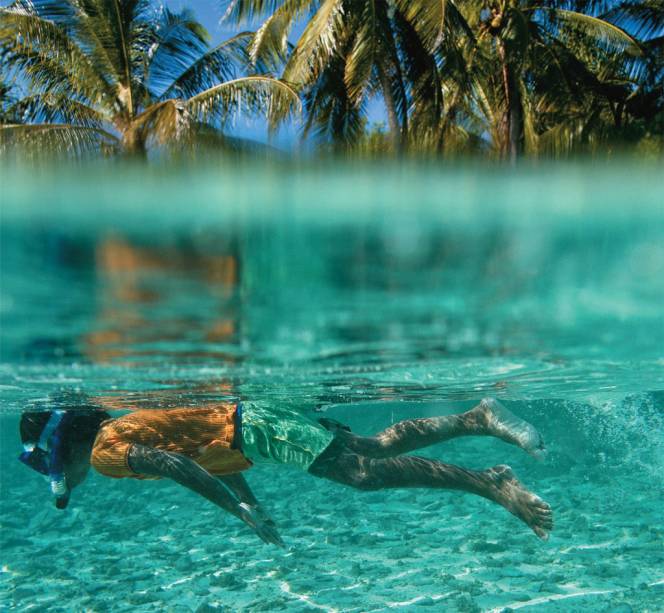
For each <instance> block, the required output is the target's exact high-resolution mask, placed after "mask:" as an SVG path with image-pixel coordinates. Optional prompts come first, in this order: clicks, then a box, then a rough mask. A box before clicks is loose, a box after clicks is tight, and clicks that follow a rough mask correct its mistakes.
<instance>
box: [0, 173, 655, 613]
mask: <svg viewBox="0 0 664 613" xmlns="http://www.w3.org/2000/svg"><path fill="white" fill-rule="evenodd" d="M0 172H2V177H0V179H2V191H1V192H0V194H1V197H2V227H1V231H2V234H1V237H0V238H1V252H0V255H1V257H2V259H1V266H2V268H1V273H2V294H1V299H0V316H1V323H2V344H1V347H0V349H1V352H2V365H1V366H0V390H1V392H2V410H1V414H0V420H1V422H0V423H1V425H2V446H1V448H0V453H1V454H2V457H1V458H0V459H1V468H2V470H1V473H0V477H1V481H0V484H1V486H2V496H1V502H2V508H1V520H2V535H1V538H2V542H1V543H0V550H1V551H2V559H1V565H2V572H0V603H1V606H2V607H3V608H7V609H10V610H30V609H32V610H63V611H72V610H76V611H79V610H80V611H82V610H94V611H105V610H114V611H116V610H117V611H125V610H126V611H129V610H132V611H133V610H140V611H162V610H172V611H209V610H218V609H221V610H226V611H238V610H246V611H277V610H285V611H314V610H325V611H386V610H390V609H397V610H412V609H414V610H417V608H419V607H420V606H425V607H426V606H428V607H430V608H432V609H433V610H440V611H493V610H495V611H502V610H504V609H507V608H510V609H520V608H523V609H525V610H531V611H540V610H542V611H575V610H581V609H584V610H590V611H615V612H618V611H629V610H633V611H660V610H662V604H661V603H662V602H664V546H663V545H664V539H663V537H664V526H663V525H662V513H661V507H662V502H663V496H662V487H663V486H664V477H663V476H662V475H664V436H663V434H662V433H663V429H662V426H663V425H664V424H663V422H664V408H663V405H664V350H663V348H664V310H663V309H662V304H664V210H663V205H662V202H664V182H663V181H662V179H661V176H660V174H659V173H658V172H657V169H649V168H635V167H628V168H624V167H622V168H621V167H619V166H617V165H616V166H615V167H613V168H609V169H596V168H595V169H593V168H589V167H548V168H547V167H543V168H539V169H530V170H524V171H522V172H520V173H510V174H507V173H505V172H504V171H501V169H495V170H493V171H489V170H478V169H472V168H465V169H462V168H458V169H450V170H448V171H446V172H441V171H438V170H436V169H434V168H424V169H417V168H399V169H397V168H387V169H385V168H383V169H379V168H372V169H359V170H358V169H349V168H344V169H338V170H334V171H329V170H323V169H306V170H300V171H293V170H288V169H284V168H277V167H271V168H260V169H259V168H251V167H249V168H247V167H244V168H233V169H222V170H219V169H211V168H207V169H205V170H203V171H194V170H191V171H188V172H181V173H169V172H166V171H165V170H163V169H161V170H160V169H157V170H152V171H149V172H142V173H139V172H137V171H136V170H132V169H125V170H124V171H122V170H121V169H114V171H113V173H112V174H109V172H108V171H107V169H106V170H105V169H103V168H96V169H95V168H93V169H87V170H85V171H84V170H79V171H77V172H72V173H69V174H68V173H67V172H63V171H59V172H57V173H56V172H53V173H49V172H46V171H42V173H41V174H40V175H39V176H37V177H35V176H32V175H29V174H28V173H27V172H24V171H22V170H21V169H8V168H4V169H3V170H2V171H0ZM61 390H80V391H84V392H86V393H88V394H90V395H91V396H93V397H96V398H100V397H103V398H104V399H105V400H106V401H107V402H108V403H109V404H110V403H112V404H114V406H118V407H122V406H125V407H129V406H131V407H137V406H138V407H146V408H165V407H176V406H191V407H197V406H205V404H206V403H210V402H214V401H218V400H220V399H228V400H236V399H247V400H260V401H264V402H268V403H274V404H275V406H280V405H287V406H289V407H291V408H295V409H297V410H301V411H303V412H306V413H307V414H308V415H310V416H312V417H314V418H317V417H320V416H321V415H323V414H324V415H326V416H330V417H333V418H335V419H338V420H340V421H343V422H345V423H347V424H349V425H350V426H351V427H352V429H353V430H354V431H358V432H361V433H365V434H369V433H373V432H376V431H378V430H380V429H382V428H384V427H386V426H388V425H389V424H391V423H393V422H395V421H397V420H400V419H406V418H412V417H419V416H429V415H437V414H448V413H454V412H459V411H461V410H465V409H466V408H469V407H471V406H473V405H474V404H475V403H476V402H477V401H478V400H479V399H481V398H483V397H485V396H495V397H498V398H500V399H501V400H502V401H503V402H504V403H505V404H506V405H507V406H508V407H509V408H510V409H511V410H512V411H514V412H515V413H517V414H519V415H520V416H522V417H524V418H526V419H528V420H529V421H531V422H532V423H533V424H535V425H536V426H537V428H538V429H539V430H540V431H541V432H542V434H543V436H544V439H545V441H546V442H547V446H548V448H549V454H548V456H547V458H546V460H545V461H544V462H537V461H535V460H533V459H532V458H530V457H529V456H527V455H526V454H524V453H523V452H522V451H520V450H518V449H515V448H513V447H510V446H508V445H506V444H504V443H502V442H500V441H496V440H491V439H487V438H463V439H457V440H454V441H449V442H447V443H444V444H441V445H437V446H434V447H431V448H429V449H427V450H425V451H423V452H421V454H422V455H427V456H429V457H435V458H440V459H443V460H444V461H447V462H453V463H456V464H460V465H463V466H468V467H471V468H485V467H488V466H492V465H495V464H501V463H507V464H509V465H511V466H512V467H513V469H514V470H515V472H516V473H517V474H518V475H519V477H520V478H521V479H522V480H523V481H524V483H525V484H527V485H528V486H529V487H530V488H532V489H533V490H534V491H535V492H537V493H538V494H539V495H541V496H542V497H543V498H544V499H545V500H547V501H548V502H549V503H550V504H551V505H552V507H553V509H554V513H555V522H556V526H555V529H554V532H553V533H552V535H551V538H550V540H549V541H548V542H545V543H543V542H540V541H538V540H537V539H536V538H535V536H534V535H533V534H532V533H530V532H529V530H528V529H527V528H525V527H524V526H523V525H522V524H520V523H519V522H518V520H516V519H515V518H514V517H512V516H511V515H509V514H508V513H507V512H505V511H504V510H503V509H501V508H499V507H495V506H493V505H492V504H491V503H489V502H488V501H485V500H484V499H479V498H474V497H471V496H469V495H463V494H459V493H457V492H441V491H425V490H400V491H382V492H372V493H362V492H355V491H352V490H348V489H345V488H343V487H341V486H338V485H335V484H332V483H327V482H323V481H320V480H316V479H315V478H313V477H311V476H310V475H307V474H305V473H299V472H297V471H296V470H293V469H290V468H285V467H271V466H267V467H266V466H260V467H255V468H252V469H251V470H250V471H249V472H248V473H247V477H248V480H249V481H250V483H251V485H252V488H253V489H254V490H255V492H256V494H257V497H258V498H259V499H260V500H262V501H263V502H264V504H265V505H266V506H267V507H268V508H269V509H270V510H271V514H272V516H273V518H274V519H275V521H276V522H277V524H278V526H279V528H280V532H281V535H282V537H283V538H284V540H285V541H286V544H287V549H286V550H283V551H282V550H278V549H276V548H274V547H270V546H268V545H264V544H263V543H261V542H260V541H259V540H258V539H257V538H256V537H255V536H254V535H253V534H252V533H251V532H250V531H249V530H247V529H245V528H244V527H243V526H242V525H241V524H240V523H239V522H237V521H236V520H234V519H233V518H232V517H230V516H226V515H224V514H223V512H221V511H220V510H217V509H216V508H215V507H213V506H212V505H210V504H209V503H207V502H206V501H204V500H202V499H198V498H197V497H196V496H194V495H193V494H190V493H189V492H186V491H184V490H183V489H182V488H179V487H177V486H175V485H171V484H168V483H163V482H158V483H155V482H150V483H144V482H143V483H141V482H133V481H132V482H129V481H128V480H125V481H115V480H113V481H111V480H109V479H105V478H103V477H101V476H100V475H97V474H91V475H90V476H89V478H88V480H87V481H86V483H85V484H84V485H83V486H81V487H80V488H79V489H77V490H76V491H75V492H74V495H73V497H72V502H71V504H70V506H69V508H68V509H67V510H66V511H65V512H62V511H58V510H56V509H55V507H54V506H53V505H52V501H51V500H50V495H49V493H48V487H47V485H46V484H45V483H44V482H43V481H42V479H41V478H40V477H39V476H38V475H37V474H36V473H32V472H31V471H29V470H28V469H27V468H26V467H25V466H23V465H21V464H20V463H18V462H16V460H15V457H16V456H17V455H18V453H19V452H20V450H21V446H20V440H19V437H18V428H17V424H18V416H19V415H20V411H21V410H22V409H23V408H26V407H30V406H40V403H42V404H43V403H45V402H46V403H48V402H49V397H52V395H53V394H54V393H56V392H58V391H61ZM630 607H631V609H630Z"/></svg>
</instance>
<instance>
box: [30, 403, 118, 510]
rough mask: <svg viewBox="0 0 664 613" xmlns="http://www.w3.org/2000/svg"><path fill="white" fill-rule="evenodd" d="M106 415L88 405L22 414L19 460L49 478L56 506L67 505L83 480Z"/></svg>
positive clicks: (61, 507) (62, 506) (64, 506)
mask: <svg viewBox="0 0 664 613" xmlns="http://www.w3.org/2000/svg"><path fill="white" fill-rule="evenodd" d="M109 417H110V416H109V415H108V413H106V412H104V411H99V410H96V409H88V408H85V409H82V410H53V411H28V412H25V413H23V415H21V424H20V433H21V442H22V443H23V448H24V451H23V453H22V454H21V455H20V456H19V460H21V462H23V463H24V464H26V465H27V466H29V467H30V468H32V469H33V470H35V471H36V472H38V473H41V474H42V475H44V476H45V477H46V478H47V479H48V481H49V483H50V487H51V493H52V494H53V496H54V498H55V506H56V507H57V508H58V509H64V508H66V507H67V505H68V504H69V497H70V495H71V491H72V490H73V489H74V488H75V487H76V486H77V485H80V484H81V483H82V482H83V481H84V480H85V477H86V476H87V474H88V471H89V469H90V452H91V450H92V445H93V443H94V439H95V436H96V434H97V431H98V430H99V426H100V425H101V423H102V422H103V421H105V420H106V419H108V418H109Z"/></svg>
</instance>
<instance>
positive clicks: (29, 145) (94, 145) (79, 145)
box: [0, 124, 119, 157]
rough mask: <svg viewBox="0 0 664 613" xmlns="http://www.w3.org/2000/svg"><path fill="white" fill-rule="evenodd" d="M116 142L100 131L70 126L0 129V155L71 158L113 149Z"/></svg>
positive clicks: (106, 133)
mask: <svg viewBox="0 0 664 613" xmlns="http://www.w3.org/2000/svg"><path fill="white" fill-rule="evenodd" d="M118 145H119V141H118V139H117V138H116V137H115V136H113V135H112V134H110V133H109V132H106V131H105V130H102V129H99V128H92V127H85V126H75V125H69V124H28V125H23V124H21V125H12V124H8V125H2V126H0V151H4V152H9V151H12V150H20V151H24V152H27V153H30V154H33V155H34V154H39V155H56V154H59V155H63V154H64V155H71V156H74V157H77V156H81V155H84V154H86V153H90V152H96V151H99V149H100V148H108V149H111V148H115V147H117V146H118Z"/></svg>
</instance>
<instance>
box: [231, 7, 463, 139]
mask: <svg viewBox="0 0 664 613" xmlns="http://www.w3.org/2000/svg"><path fill="white" fill-rule="evenodd" d="M430 4H431V8H430V9H429V14H428V15H427V19H428V21H427V20H426V19H422V15H421V14H419V12H418V11H413V10H412V7H411V4H410V2H409V1H408V0H275V1H273V2H269V3H266V2H264V1H263V0H231V2H230V5H229V6H228V10H227V12H226V16H227V18H229V19H231V20H234V21H235V22H237V23H240V22H242V21H244V20H247V19H254V18H256V17H266V20H265V22H264V23H263V25H262V26H261V27H260V28H259V29H258V30H257V32H256V35H255V37H254V39H253V41H252V43H251V46H250V54H251V57H252V59H253V60H259V59H261V58H263V59H264V58H266V57H267V58H272V59H274V58H279V57H281V58H285V59H286V62H285V68H284V72H283V78H284V80H286V81H288V82H290V83H292V84H293V85H294V86H295V87H296V88H298V89H299V90H300V91H303V92H304V95H305V104H306V108H307V122H306V124H305V132H307V131H310V130H314V131H315V132H317V133H320V134H326V135H328V136H331V137H332V139H333V140H334V141H336V142H337V143H340V144H341V146H342V147H343V146H346V145H348V144H352V143H353V142H356V141H357V140H358V139H359V138H360V136H361V133H362V126H364V125H365V124H366V115H365V107H366V102H367V100H368V99H369V98H371V97H372V96H374V95H376V94H380V95H381V96H382V98H383V100H384V103H385V108H386V114H387V122H388V126H389V129H390V134H391V138H392V141H393V148H394V149H395V150H397V151H403V150H404V149H405V148H406V147H407V146H408V144H409V142H410V141H411V140H413V139H414V133H416V132H417V130H418V127H419V126H420V125H422V123H423V118H424V117H427V118H429V119H430V118H431V117H432V116H434V117H436V118H438V117H439V116H440V114H441V112H442V99H441V89H440V86H439V85H440V83H439V76H438V67H437V64H436V61H435V58H434V56H433V53H432V47H443V46H445V45H447V44H453V43H454V41H452V42H449V41H448V39H443V37H441V34H440V31H441V30H442V31H445V32H447V31H449V30H452V31H456V29H457V26H458V18H459V13H458V11H457V10H456V7H455V6H454V4H453V3H452V2H447V1H446V2H444V3H443V4H445V5H446V6H448V7H449V8H448V9H447V10H442V8H441V7H442V4H441V3H440V2H438V3H430ZM303 15H310V16H311V17H310V19H309V20H308V23H307V24H306V26H305V28H304V31H303V32H302V34H301V36H300V37H299V39H298V41H297V42H296V43H295V45H294V46H293V48H292V50H290V53H288V51H289V49H288V42H287V38H288V34H289V32H290V30H291V28H292V27H293V24H294V23H295V22H296V21H297V20H298V19H300V18H301V17H302V16H303ZM436 20H438V21H437V23H436V26H435V27H434V28H431V23H432V22H436ZM432 29H433V30H435V31H433V32H432V31H431V30H432ZM411 117H412V118H413V122H412V123H413V125H411Z"/></svg>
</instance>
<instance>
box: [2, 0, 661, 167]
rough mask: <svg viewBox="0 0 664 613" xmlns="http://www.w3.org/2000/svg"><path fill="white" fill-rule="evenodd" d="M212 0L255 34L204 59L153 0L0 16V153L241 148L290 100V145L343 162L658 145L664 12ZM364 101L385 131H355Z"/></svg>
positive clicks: (201, 45)
mask: <svg viewBox="0 0 664 613" xmlns="http://www.w3.org/2000/svg"><path fill="white" fill-rule="evenodd" d="M210 1H211V2H214V1H215V0H210ZM216 1H217V2H218V1H219V0H216ZM222 2H225V7H226V9H227V10H226V15H225V18H226V19H227V20H229V21H232V22H235V23H237V24H240V23H242V22H244V21H247V20H255V19H262V20H263V21H262V24H261V25H259V27H258V29H257V30H256V31H255V32H240V33H238V34H237V35H236V36H234V37H232V38H230V39H229V40H227V41H224V42H223V43H221V44H219V45H217V46H215V47H210V45H209V35H208V33H207V32H206V30H205V29H204V28H203V27H202V26H201V24H200V23H198V22H197V21H196V19H195V18H194V16H193V14H192V13H191V11H189V10H184V11H182V12H180V13H173V12H171V11H169V10H168V9H166V8H163V7H161V6H160V5H158V4H157V3H156V1H154V2H153V1H151V0H17V1H15V2H14V3H12V4H11V5H10V6H9V7H8V8H4V9H0V66H1V67H2V75H0V124H1V125H0V147H5V148H6V147H8V146H9V145H20V146H31V147H33V148H37V149H48V150H54V151H58V152H65V151H72V152H75V153H76V154H79V155H80V154H83V153H85V152H88V151H91V152H99V151H103V152H106V153H113V152H123V153H125V154H129V155H138V156H145V155H146V152H147V151H148V150H149V149H151V148H164V147H168V148H169V149H173V148H178V149H180V150H182V151H191V150H192V148H194V147H195V146H196V143H205V147H213V146H214V147H218V148H220V149H227V150H235V151H239V150H240V149H243V150H253V149H254V148H253V147H252V146H249V147H246V148H242V147H238V146H237V142H236V140H233V139H229V138H228V137H227V136H225V130H226V129H227V126H228V125H229V123H230V122H231V121H232V120H233V118H235V117H237V116H238V115H239V114H241V113H249V114H253V115H262V116H264V117H266V118H267V119H268V120H269V124H270V126H271V127H272V128H276V127H278V126H279V125H280V123H282V122H283V121H285V120H287V119H288V118H289V117H292V114H293V112H294V111H296V110H298V109H299V106H300V99H301V100H302V102H303V107H304V111H305V114H304V121H303V122H302V131H303V136H304V137H305V138H312V139H314V140H315V141H317V142H318V144H319V145H320V150H321V151H334V152H336V153H343V154H350V155H354V156H356V155H363V156H374V155H376V156H386V155H416V156H443V157H452V156H459V155H464V156H466V155H482V156H489V157H494V158H497V159H511V160H516V159H517V158H518V157H519V156H521V155H529V156H553V157H559V156H567V155H572V154H576V153H591V154H601V153H602V152H609V153H611V152H613V151H618V150H624V149H633V150H636V151H639V152H643V153H644V154H645V153H647V154H648V155H658V152H661V151H662V134H663V130H664V122H663V121H662V115H663V113H664V85H663V83H664V68H663V66H664V17H663V15H664V0H624V1H615V0H603V1H602V2H591V1H590V0H574V1H572V0H542V1H539V0H538V1H535V0H464V1H463V2H460V1H459V0H222ZM301 20H306V22H305V23H304V29H303V31H302V33H301V35H300V37H299V39H298V40H297V41H295V42H294V44H293V45H290V43H289V42H288V37H289V34H290V33H291V32H292V29H293V26H294V25H295V24H296V23H298V22H299V21H301ZM278 71H282V78H281V79H278V78H275V77H274V76H272V75H273V74H275V73H277V72H278ZM15 83H20V84H21V88H20V92H19V90H18V89H17V88H16V87H15V85H14V84H15ZM376 98H380V99H382V100H383V101H384V103H385V109H386V115H387V125H386V126H377V125H374V126H368V120H367V109H368V107H369V102H370V101H371V100H372V99H376Z"/></svg>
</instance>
